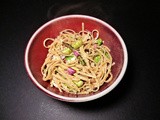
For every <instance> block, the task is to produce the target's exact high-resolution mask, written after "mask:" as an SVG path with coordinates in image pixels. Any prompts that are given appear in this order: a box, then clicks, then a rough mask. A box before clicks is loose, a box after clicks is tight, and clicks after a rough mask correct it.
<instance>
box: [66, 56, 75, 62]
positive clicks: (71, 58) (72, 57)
mask: <svg viewBox="0 0 160 120" xmlns="http://www.w3.org/2000/svg"><path fill="white" fill-rule="evenodd" d="M65 59H66V61H72V60H75V59H76V57H75V56H74V55H71V56H66V57H65Z"/></svg>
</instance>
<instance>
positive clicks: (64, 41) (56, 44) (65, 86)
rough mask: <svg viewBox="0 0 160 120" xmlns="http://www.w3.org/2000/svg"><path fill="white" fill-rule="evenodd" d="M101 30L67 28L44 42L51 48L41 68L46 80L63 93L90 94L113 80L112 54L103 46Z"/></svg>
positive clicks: (45, 45)
mask: <svg viewBox="0 0 160 120" xmlns="http://www.w3.org/2000/svg"><path fill="white" fill-rule="evenodd" d="M99 34H101V33H99V31H98V30H96V29H93V30H92V31H89V30H87V29H85V27H84V23H82V30H81V31H74V30H72V29H68V28H67V29H64V30H62V31H61V32H60V34H59V35H58V36H57V37H56V38H46V39H45V40H44V42H43V45H44V47H45V48H47V49H48V54H47V55H46V58H45V61H44V63H43V65H42V67H41V73H42V75H43V80H44V81H50V86H51V87H56V88H58V90H59V91H60V92H63V91H65V92H68V93H72V94H89V93H91V92H97V91H98V90H99V88H100V87H101V86H102V85H103V84H104V83H109V82H111V81H112V78H113V74H112V70H111V69H112V66H113V65H114V62H113V61H112V55H111V54H110V49H109V48H108V47H107V46H106V45H103V42H104V41H103V40H102V39H101V38H100V37H99Z"/></svg>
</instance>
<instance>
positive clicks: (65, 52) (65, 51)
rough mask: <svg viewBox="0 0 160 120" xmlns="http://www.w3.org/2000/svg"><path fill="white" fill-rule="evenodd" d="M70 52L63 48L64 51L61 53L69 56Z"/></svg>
mask: <svg viewBox="0 0 160 120" xmlns="http://www.w3.org/2000/svg"><path fill="white" fill-rule="evenodd" d="M71 52H72V50H71V49H69V48H65V49H64V50H63V51H62V53H64V54H66V55H69V54H71Z"/></svg>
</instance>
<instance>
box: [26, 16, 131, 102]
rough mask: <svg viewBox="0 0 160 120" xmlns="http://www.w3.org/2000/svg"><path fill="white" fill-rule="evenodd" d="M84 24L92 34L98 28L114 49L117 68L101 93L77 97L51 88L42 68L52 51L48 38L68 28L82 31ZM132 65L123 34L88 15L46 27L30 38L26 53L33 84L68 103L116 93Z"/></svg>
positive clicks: (65, 19) (68, 17) (112, 49)
mask: <svg viewBox="0 0 160 120" xmlns="http://www.w3.org/2000/svg"><path fill="white" fill-rule="evenodd" d="M82 22H83V23H84V25H85V29H87V30H89V31H92V30H93V29H97V30H98V31H99V33H100V38H102V39H103V40H104V45H107V46H108V47H109V48H110V50H111V55H112V57H113V61H114V62H115V65H114V66H113V67H112V74H113V80H112V82H110V83H109V84H107V83H105V84H104V85H103V86H101V87H100V89H99V91H97V92H95V93H90V94H88V95H76V94H70V93H66V92H60V91H59V90H58V89H57V88H54V87H50V84H49V82H45V81H43V80H42V74H41V66H42V64H43V62H44V60H45V58H46V55H47V53H48V49H46V48H44V46H43V41H44V39H45V38H48V37H51V38H55V37H57V36H58V35H59V32H60V31H62V30H64V29H73V30H75V31H77V32H78V31H80V30H81V28H82V27H81V25H82ZM127 62H128V54H127V49H126V45H125V43H124V41H123V39H122V37H121V36H120V34H119V33H118V32H117V31H116V30H115V29H114V28H113V27H112V26H111V25H109V24H108V23H106V22H104V21H102V20H100V19H98V18H95V17H91V16H86V15H67V16H62V17H59V18H55V19H53V20H50V21H49V22H47V23H45V24H44V25H42V26H41V27H40V28H39V29H38V30H37V31H36V32H35V33H34V34H33V35H32V37H31V38H30V40H29V42H28V44H27V47H26V50H25V67H26V71H27V72H28V75H29V77H30V78H31V80H32V82H33V83H34V84H35V85H36V86H37V87H38V88H39V89H40V90H41V91H42V92H44V93H46V94H48V95H49V96H51V97H53V98H55V99H58V100H61V101H66V102H86V101H91V100H94V99H97V98H100V97H102V96H104V95H106V94H107V93H109V92H110V91H111V90H113V89H114V88H115V87H116V86H117V85H118V84H119V82H120V81H121V80H122V78H123V76H124V74H125V71H126V67H127Z"/></svg>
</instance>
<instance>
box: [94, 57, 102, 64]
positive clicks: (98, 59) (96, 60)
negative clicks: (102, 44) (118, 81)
mask: <svg viewBox="0 0 160 120" xmlns="http://www.w3.org/2000/svg"><path fill="white" fill-rule="evenodd" d="M100 59H101V56H100V55H97V56H95V57H94V62H95V63H98V62H99V61H100Z"/></svg>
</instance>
